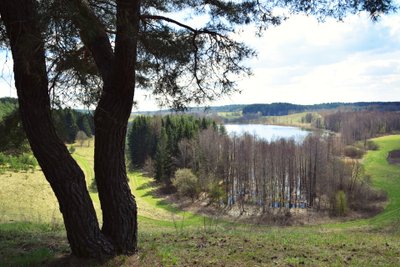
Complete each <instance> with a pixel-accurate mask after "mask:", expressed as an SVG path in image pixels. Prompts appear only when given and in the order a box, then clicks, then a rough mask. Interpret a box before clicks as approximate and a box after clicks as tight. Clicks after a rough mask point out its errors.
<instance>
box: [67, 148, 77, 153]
mask: <svg viewBox="0 0 400 267" xmlns="http://www.w3.org/2000/svg"><path fill="white" fill-rule="evenodd" d="M68 151H69V153H70V154H74V152H75V151H76V148H75V147H74V146H70V147H69V149H68Z"/></svg>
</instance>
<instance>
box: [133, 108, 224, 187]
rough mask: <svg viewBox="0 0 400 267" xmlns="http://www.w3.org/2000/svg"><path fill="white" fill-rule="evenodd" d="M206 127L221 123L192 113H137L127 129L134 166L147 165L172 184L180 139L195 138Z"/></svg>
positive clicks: (214, 127)
mask: <svg viewBox="0 0 400 267" xmlns="http://www.w3.org/2000/svg"><path fill="white" fill-rule="evenodd" d="M205 129H212V130H213V131H219V130H220V127H218V126H217V124H216V122H215V121H213V120H211V119H207V118H204V117H203V118H198V117H194V116H190V115H167V116H164V117H162V116H153V117H149V116H137V117H135V119H134V120H133V122H132V124H131V128H130V130H129V133H128V153H129V158H130V161H131V167H133V168H145V169H146V170H147V171H149V172H150V173H152V174H153V175H154V177H155V179H156V180H157V181H159V182H162V183H164V184H165V185H166V186H167V187H169V186H170V185H171V178H172V177H173V175H174V173H175V170H176V168H177V166H178V164H177V161H176V160H177V158H178V157H179V154H180V150H179V143H180V141H181V140H184V139H186V140H187V139H189V140H190V139H193V138H194V137H195V136H197V135H198V134H199V133H200V132H201V131H202V130H205ZM221 131H224V130H223V128H221Z"/></svg>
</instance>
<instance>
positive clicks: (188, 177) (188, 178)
mask: <svg viewBox="0 0 400 267" xmlns="http://www.w3.org/2000/svg"><path fill="white" fill-rule="evenodd" d="M172 184H173V185H174V186H175V187H176V190H177V192H178V195H179V196H180V197H190V198H191V199H192V201H193V200H194V199H195V198H196V197H197V195H198V193H199V183H198V178H197V177H196V175H194V174H193V172H192V171H191V170H190V169H178V170H177V171H176V172H175V177H174V178H173V179H172Z"/></svg>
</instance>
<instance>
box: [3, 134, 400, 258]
mask: <svg viewBox="0 0 400 267" xmlns="http://www.w3.org/2000/svg"><path fill="white" fill-rule="evenodd" d="M374 141H375V142H376V143H377V144H378V146H379V150H376V151H369V152H368V153H367V155H366V156H365V157H364V159H363V164H364V166H365V168H366V171H367V173H368V174H369V175H370V176H371V179H372V183H373V185H374V186H375V187H377V188H380V189H384V190H386V191H387V193H388V196H389V199H390V202H389V203H388V205H387V206H386V209H385V211H384V212H383V213H381V214H379V215H377V216H375V217H373V218H371V219H363V220H355V221H350V222H343V223H335V224H325V225H317V226H303V227H301V226H299V227H284V228H281V227H271V226H262V225H254V224H241V223H233V222H226V221H224V220H222V219H221V218H219V216H218V215H215V216H212V217H202V216H199V215H196V214H193V213H190V212H182V211H180V210H179V209H177V208H176V207H175V206H173V205H171V204H168V202H166V201H165V200H164V199H163V198H160V197H158V196H157V194H156V192H157V186H156V185H155V184H154V183H153V180H152V179H149V178H146V177H144V176H142V175H141V174H140V173H130V174H129V179H130V186H131V188H132V192H133V194H134V195H135V196H136V201H137V203H138V206H139V240H138V241H139V253H138V254H137V255H134V256H132V257H126V256H123V257H117V258H116V259H113V260H112V261H111V262H106V263H96V262H90V261H81V260H79V259H75V258H73V257H70V256H68V254H69V248H68V243H67V240H66V236H65V230H64V229H63V226H62V221H61V216H60V213H59V211H58V208H57V203H56V202H55V198H54V196H53V194H52V193H51V189H50V187H49V186H48V184H47V183H46V181H45V180H44V177H43V175H42V173H41V171H40V170H39V169H37V170H36V171H35V172H34V173H32V172H26V173H24V172H22V173H5V174H3V175H0V203H2V205H1V206H0V207H1V208H0V266H27V265H30V266H43V265H48V264H51V266H77V265H80V266H82V265H85V266H87V265H90V266H270V265H277V266H298V265H306V266H332V265H333V266H343V265H352V266H398V265H399V264H400V254H399V251H400V231H399V227H398V221H399V220H400V212H399V209H398V206H399V196H400V183H399V177H400V166H399V165H390V164H389V163H388V162H387V160H386V155H387V154H388V152H389V151H391V150H394V149H400V136H399V135H396V136H387V137H380V138H376V139H374ZM92 143H93V142H92ZM92 155H93V147H92V146H90V147H87V146H82V147H80V146H76V152H75V153H74V154H73V156H74V158H75V159H76V160H77V161H78V163H79V164H80V165H81V166H82V168H83V170H84V172H85V175H86V177H87V184H88V185H89V186H90V184H91V183H92V181H93V169H92V167H93V158H92ZM91 196H92V198H93V200H94V203H95V208H96V210H97V213H98V216H99V217H101V215H100V214H101V211H100V207H99V201H98V197H97V193H96V192H95V191H91Z"/></svg>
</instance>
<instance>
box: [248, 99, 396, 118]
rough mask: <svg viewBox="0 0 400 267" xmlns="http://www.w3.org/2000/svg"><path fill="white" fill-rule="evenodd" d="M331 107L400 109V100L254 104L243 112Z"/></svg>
mask: <svg viewBox="0 0 400 267" xmlns="http://www.w3.org/2000/svg"><path fill="white" fill-rule="evenodd" d="M330 109H345V110H353V111H355V110H378V111H400V102H356V103H325V104H315V105H295V104H290V103H272V104H252V105H247V106H245V107H243V114H244V115H247V114H257V113H259V114H261V115H263V116H283V115H288V114H291V113H298V112H305V111H318V110H330Z"/></svg>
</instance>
